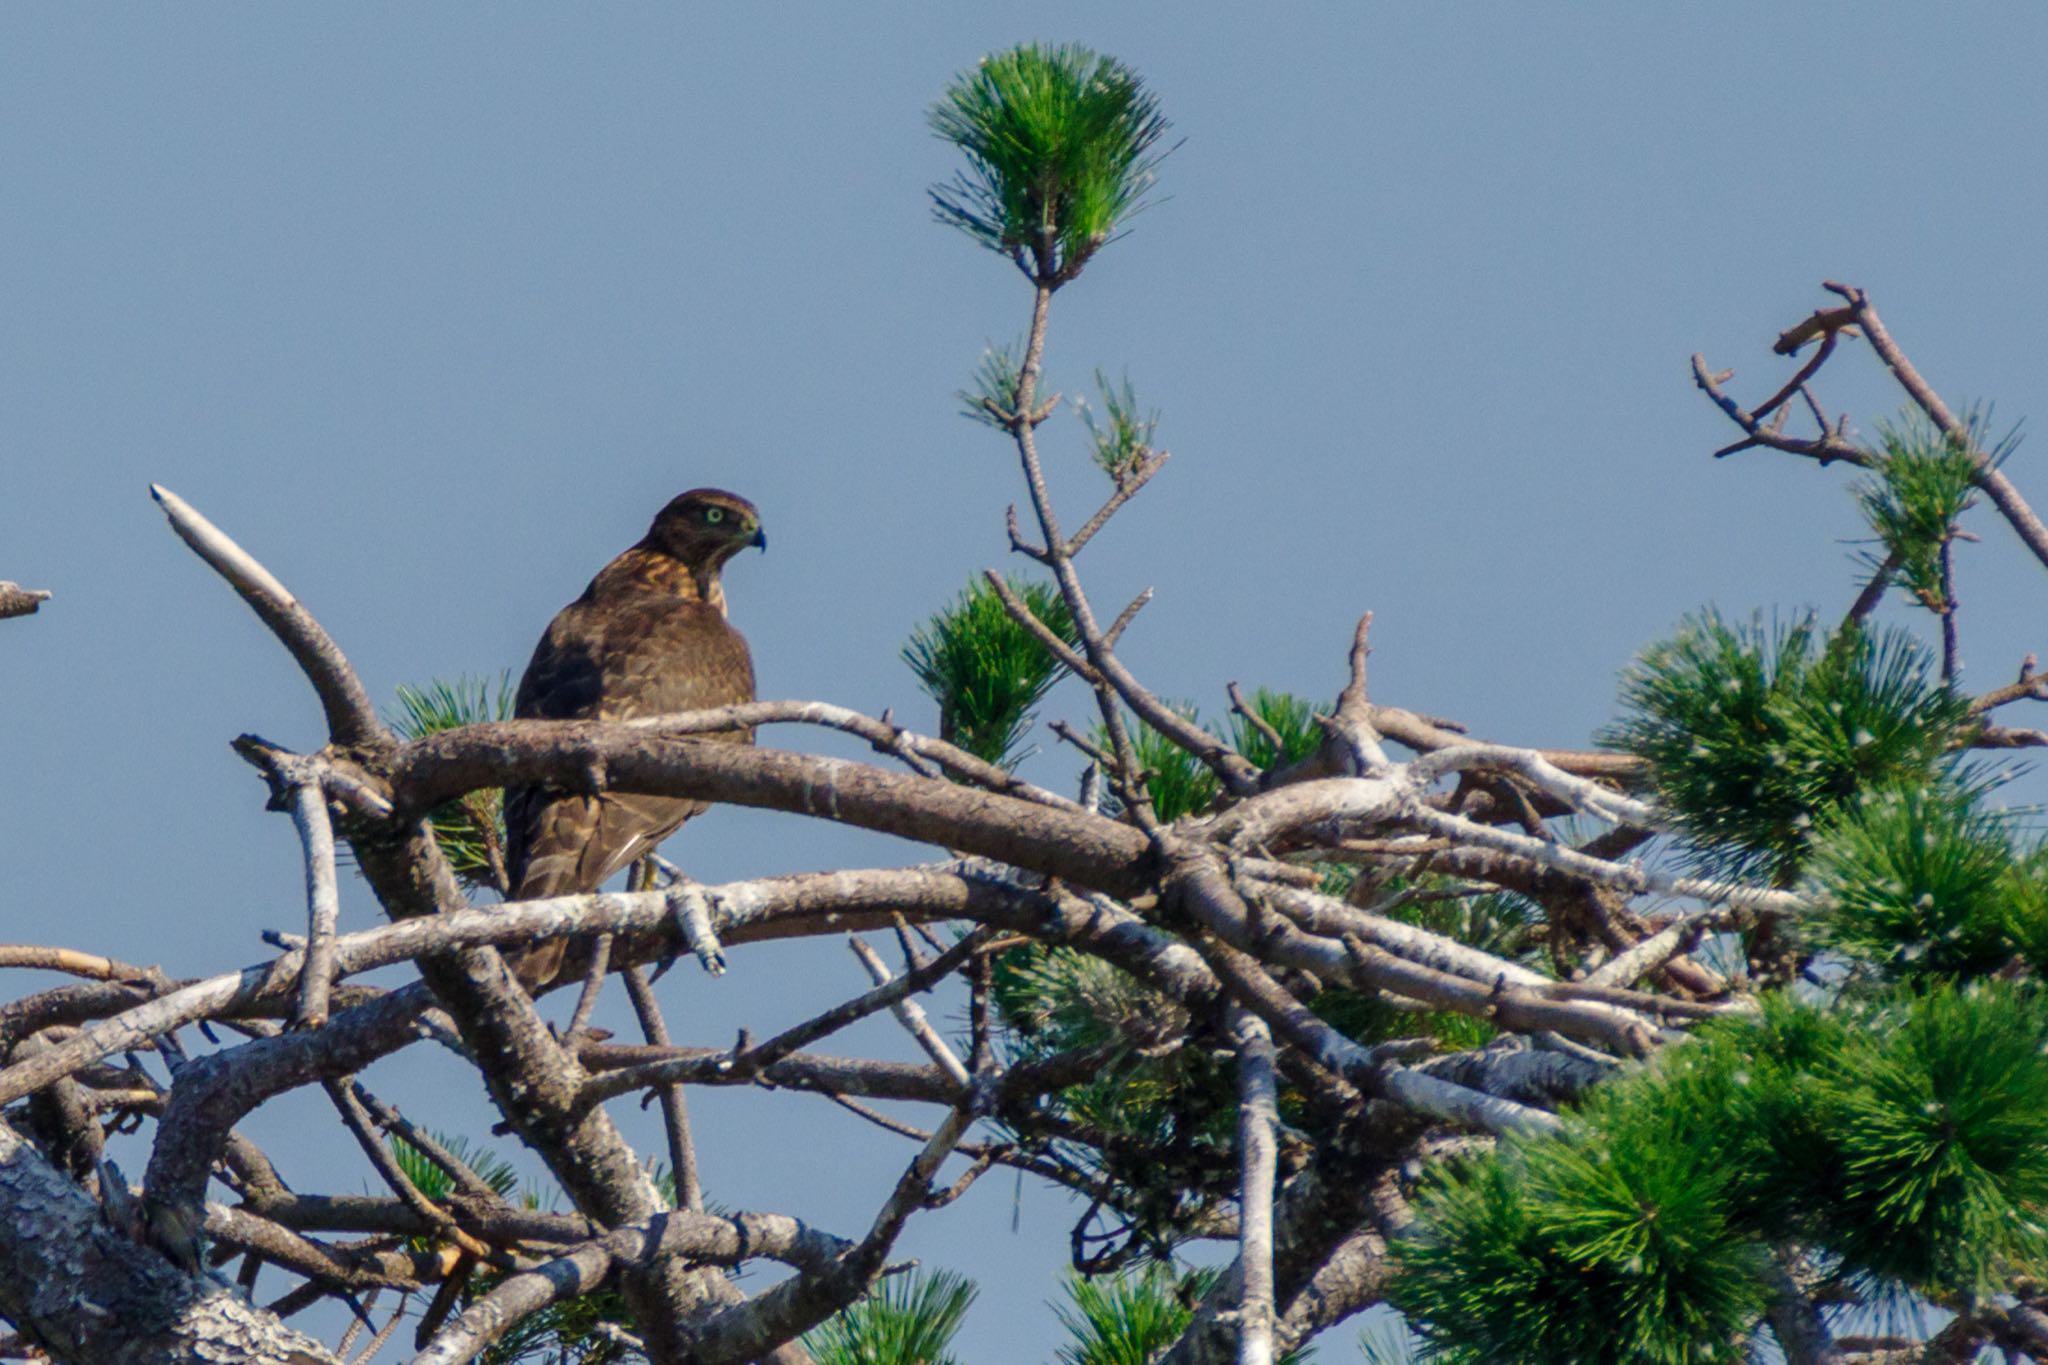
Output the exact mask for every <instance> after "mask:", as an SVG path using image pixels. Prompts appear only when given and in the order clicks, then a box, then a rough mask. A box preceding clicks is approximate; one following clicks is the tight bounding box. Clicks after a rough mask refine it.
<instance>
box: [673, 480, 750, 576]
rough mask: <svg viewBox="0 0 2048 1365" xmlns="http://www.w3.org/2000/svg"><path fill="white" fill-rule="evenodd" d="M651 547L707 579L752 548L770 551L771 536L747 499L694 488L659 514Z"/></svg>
mask: <svg viewBox="0 0 2048 1365" xmlns="http://www.w3.org/2000/svg"><path fill="white" fill-rule="evenodd" d="M647 544H649V545H651V546H653V547H654V548H655V549H658V550H660V551H662V552H663V553H664V554H669V555H673V556H675V558H677V559H679V560H681V561H682V562H683V563H684V564H686V565H688V566H689V567H690V570H691V572H693V573H696V574H699V575H705V576H709V575H716V574H717V572H718V570H719V566H721V565H723V564H724V563H725V561H726V560H728V559H731V558H732V557H733V556H734V555H736V554H738V553H739V552H740V551H741V550H743V549H745V548H746V547H747V546H749V545H758V546H760V547H761V548H762V549H764V550H765V549H767V548H768V536H767V533H766V532H764V531H762V529H761V514H760V513H759V512H757V511H755V510H754V504H752V503H751V502H748V501H747V500H746V499H745V498H743V497H740V496H739V495H738V494H737V493H728V492H726V491H724V490H723V489H719V488H693V489H691V490H690V491H689V492H687V493H684V494H681V495H680V496H678V497H677V498H675V499H674V500H673V501H672V502H670V503H669V505H668V506H666V507H664V508H662V509H661V515H660V516H658V517H656V518H655V519H654V526H653V527H652V528H651V529H650V530H649V531H648V532H647Z"/></svg>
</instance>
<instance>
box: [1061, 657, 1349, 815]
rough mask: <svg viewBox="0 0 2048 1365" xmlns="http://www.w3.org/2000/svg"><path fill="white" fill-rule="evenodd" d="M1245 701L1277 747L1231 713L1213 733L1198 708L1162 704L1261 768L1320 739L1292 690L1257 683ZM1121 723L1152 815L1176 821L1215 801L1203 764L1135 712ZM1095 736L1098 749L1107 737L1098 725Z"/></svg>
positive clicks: (1215, 788)
mask: <svg viewBox="0 0 2048 1365" xmlns="http://www.w3.org/2000/svg"><path fill="white" fill-rule="evenodd" d="M1246 702H1247V703H1248V706H1249V709H1250V710H1251V711H1252V713H1253V714H1254V715H1256V716H1258V718H1259V719H1260V721H1262V722H1264V724H1265V726H1266V727H1267V728H1268V729H1270V730H1272V732H1273V734H1274V735H1277V736H1278V737H1279V741H1280V742H1279V744H1278V746H1277V747H1276V746H1275V745H1274V743H1273V740H1272V739H1271V738H1269V737H1268V736H1267V734H1266V732H1265V730H1264V729H1261V728H1260V727H1259V726H1257V725H1254V724H1252V723H1251V722H1250V721H1248V720H1246V719H1245V718H1244V717H1243V716H1241V715H1239V714H1237V713H1236V712H1232V713H1231V715H1230V720H1229V723H1228V724H1227V725H1226V726H1225V727H1224V728H1223V730H1222V731H1221V732H1218V731H1217V730H1216V728H1215V727H1214V726H1208V725H1203V723H1202V719H1201V710H1200V708H1198V707H1196V706H1195V705H1194V703H1192V702H1185V701H1169V702H1167V703H1166V706H1167V707H1168V709H1170V710H1172V711H1174V712H1175V713H1177V714H1179V715H1180V716H1182V717H1185V718H1186V719H1187V720H1189V721H1191V722H1193V723H1194V724H1196V725H1202V728H1204V729H1206V730H1208V731H1209V733H1211V734H1214V735H1218V737H1219V738H1222V739H1224V740H1227V741H1228V742H1229V744H1230V746H1231V747H1232V748H1234V749H1236V750H1237V751H1238V752H1239V753H1240V754H1243V755H1244V757H1245V758H1246V759H1247V760H1249V761H1250V762H1252V763H1254V764H1256V765H1257V766H1259V767H1261V768H1274V767H1283V766H1285V765H1286V764H1289V763H1294V762H1298V761H1300V760H1301V759H1304V758H1307V757H1308V756H1309V755H1310V754H1312V753H1314V752H1315V750H1316V746H1317V745H1319V744H1321V743H1322V739H1323V736H1322V730H1321V729H1320V728H1319V727H1318V726H1317V725H1316V723H1315V716H1316V708H1315V707H1313V706H1311V705H1310V704H1309V703H1308V702H1306V701H1303V700H1302V699H1301V698H1300V697H1297V696H1295V695H1294V694H1293V693H1291V692H1273V691H1269V690H1268V689H1266V688H1263V687H1260V688H1256V689H1254V690H1253V692H1252V694H1251V695H1250V696H1249V697H1247V698H1246ZM1125 725H1126V728H1127V729H1128V730H1129V732H1130V736H1131V748H1132V750H1133V751H1134V752H1135V753H1136V754H1137V758H1138V766H1139V767H1140V768H1142V769H1143V770H1144V772H1145V787H1146V791H1147V793H1148V794H1149V795H1150V796H1151V798H1152V810H1153V813H1154V814H1156V815H1157V816H1158V817H1159V818H1160V819H1161V820H1169V821H1171V820H1178V819H1179V818H1180V817H1181V816H1183V815H1192V814H1194V813H1195V812H1197V811H1203V810H1207V809H1208V808H1209V807H1210V806H1211V805H1213V804H1214V803H1215V801H1216V798H1217V797H1218V796H1219V795H1221V794H1222V790H1223V788H1222V786H1221V784H1220V783H1218V782H1217V780H1216V774H1215V773H1213V772H1211V771H1210V770H1209V767H1208V765H1207V764H1205V763H1203V762H1202V760H1201V759H1199V758H1197V757H1195V756H1194V755H1193V754H1191V753H1189V752H1188V751H1187V750H1186V749H1183V748H1181V747H1180V745H1178V744H1176V743H1174V742H1173V741H1172V740H1170V739H1168V738H1167V737H1166V736H1164V735H1162V734H1160V733H1159V732H1158V731H1156V730H1154V729H1153V728H1152V727H1151V726H1149V725H1146V724H1145V723H1144V722H1143V721H1141V720H1139V719H1138V718H1137V717H1136V716H1130V717H1128V718H1127V719H1126V722H1125ZM1094 739H1095V743H1096V744H1097V745H1098V746H1099V747H1104V748H1106V747H1108V744H1109V736H1108V734H1107V732H1106V731H1105V730H1104V729H1103V728H1102V727H1101V726H1097V727H1096V730H1095V735H1094Z"/></svg>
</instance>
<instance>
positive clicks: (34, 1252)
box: [0, 1123, 335, 1365]
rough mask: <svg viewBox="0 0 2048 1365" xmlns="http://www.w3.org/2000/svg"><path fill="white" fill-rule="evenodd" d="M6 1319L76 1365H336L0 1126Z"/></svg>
mask: <svg viewBox="0 0 2048 1365" xmlns="http://www.w3.org/2000/svg"><path fill="white" fill-rule="evenodd" d="M0 1226H5V1227H7V1228H8V1229H9V1235H8V1236H6V1237H4V1238H0V1316H4V1317H5V1318H6V1319H7V1320H8V1321H10V1322H12V1323H13V1324H14V1325H15V1327H16V1328H17V1329H18V1330H20V1331H21V1332H22V1333H23V1334H24V1335H25V1336H27V1337H28V1338H29V1339H30V1340H31V1341H34V1342H35V1343H36V1344H37V1345H39V1346H41V1347H43V1348H44V1349H45V1350H47V1351H49V1352H50V1354H51V1355H52V1356H53V1357H54V1358H55V1359H57V1360H59V1361H65V1362H74V1363H75V1365H178V1363H179V1362H186V1363H188V1365H201V1362H205V1361H219V1360H236V1361H247V1362H250V1365H333V1362H334V1360H335V1358H334V1357H333V1356H332V1355H330V1354H329V1353H328V1352H327V1349H326V1348H325V1347H323V1346H322V1345H320V1343H318V1342H316V1341H314V1340H313V1339H312V1338H310V1337H306V1336H303V1335H301V1334H300V1333H298V1332H295V1331H293V1330H292V1329H290V1328H289V1327H286V1326H285V1325H284V1324H283V1323H281V1322H279V1321H278V1320H277V1319H276V1318H274V1317H272V1316H270V1315H269V1314H267V1313H264V1312H263V1311H261V1310H260V1309H256V1308H252V1307H250V1306H249V1304H247V1303H245V1302H244V1301H243V1300H242V1298H241V1296H240V1295H239V1294H237V1293H236V1292H235V1291H234V1290H233V1289H231V1288H229V1287H228V1286H226V1285H224V1284H221V1283H219V1282H218V1281H216V1280H213V1279H211V1278H210V1277H207V1276H204V1275H197V1274H188V1273H186V1272H184V1271H180V1270H179V1269H177V1268H176V1267H175V1266H173V1265H172V1264H171V1262H170V1261H169V1260H167V1259H165V1257H164V1256H163V1255H162V1254H161V1253H160V1252H158V1251H156V1250H154V1249H153V1248H150V1247H146V1246H142V1245H139V1244H137V1243H135V1242H132V1241H129V1240H128V1239H127V1238H126V1237H124V1236H122V1235H121V1234H119V1233H117V1232H116V1231H114V1229H112V1228H110V1227H109V1226H107V1224H106V1223H105V1222H104V1221H103V1220H102V1218H101V1216H100V1209H99V1206H98V1205H96V1204H94V1203H93V1202H92V1200H91V1199H90V1198H88V1197H87V1195H86V1193H85V1191H84V1190H82V1189H80V1188H79V1187H78V1186H77V1185H75V1184H73V1183H72V1182H71V1181H70V1180H68V1179H66V1178H65V1177H64V1176H63V1175H62V1174H60V1173H59V1172H58V1171H57V1170H56V1169H54V1168H53V1167H52V1166H50V1164H49V1163H48V1162H46V1161H44V1160H43V1159H42V1157H41V1156H39V1155H38V1154H37V1153H36V1151H35V1149H34V1148H33V1147H31V1146H30V1145H29V1144H28V1143H27V1142H26V1141H24V1140H23V1139H22V1138H21V1137H20V1135H19V1134H17V1133H15V1132H14V1130H13V1129H11V1128H9V1127H7V1125H6V1124H5V1123H0Z"/></svg>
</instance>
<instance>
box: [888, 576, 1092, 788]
mask: <svg viewBox="0 0 2048 1365" xmlns="http://www.w3.org/2000/svg"><path fill="white" fill-rule="evenodd" d="M1010 587H1011V591H1012V592H1013V593H1015V595H1016V596H1017V597H1018V598H1019V599H1020V600H1021V601H1023V603H1024V604H1025V605H1026V606H1028V607H1029V608H1031V612H1032V614H1033V615H1034V616H1036V617H1037V618H1038V619H1039V620H1040V621H1043V622H1044V623H1045V624H1046V625H1047V626H1049V627H1051V628H1052V630H1053V632H1054V633H1055V634H1057V635H1058V636H1059V637H1060V638H1061V639H1062V640H1065V641H1067V642H1068V643H1069V644H1072V643H1075V642H1077V641H1078V640H1079V638H1080V636H1079V634H1078V633H1077V632H1076V631H1075V629H1074V623H1073V618H1072V616H1070V615H1069V614H1068V612H1067V604H1066V599H1065V598H1063V597H1061V596H1060V594H1059V590H1058V589H1057V588H1055V587H1053V586H1052V585H1051V584H1049V583H1025V582H1020V581H1017V580H1014V579H1013V580H1011V583H1010ZM903 660H904V662H905V663H907V664H909V665H910V668H911V671H912V672H913V673H915V674H916V675H917V680H918V683H919V685H921V686H922V687H923V688H924V690H925V693H926V694H927V695H928V696H930V697H931V698H932V700H934V701H936V702H937V703H938V704H939V737H940V738H941V739H944V740H946V741H947V742H949V743H952V744H957V745H959V746H960V747H961V748H963V749H965V750H967V751H968V752H969V753H971V754H973V755H975V756H976V757H978V758H982V759H985V760H987V761H988V762H990V763H994V764H996V765H998V766H999V767H1008V766H1010V765H1011V764H1013V763H1014V762H1016V761H1017V758H1018V757H1019V755H1018V752H1017V750H1018V746H1019V745H1020V744H1021V743H1022V741H1023V738H1024V735H1025V733H1026V732H1027V731H1029V730H1030V728H1031V723H1032V715H1031V711H1032V708H1033V707H1035V706H1037V705H1038V703H1039V702H1040V701H1042V700H1044V698H1045V694H1046V693H1047V692H1048V691H1050V690H1051V688H1052V685H1053V683H1055V682H1057V681H1058V680H1059V672H1060V665H1059V662H1058V661H1057V660H1056V659H1054V658H1053V657H1052V655H1051V654H1049V653H1047V652H1046V648H1045V646H1044V645H1042V644H1040V643H1039V642H1038V640H1037V638H1036V637H1034V636H1033V635H1032V634H1031V632H1030V631H1028V630H1026V629H1025V628H1024V627H1023V626H1021V625H1018V624H1017V622H1016V621H1014V620H1013V619H1011V617H1010V614H1009V613H1008V612H1007V611H1005V610H1003V603H1002V599H1001V598H999V597H997V596H996V592H995V589H994V588H992V587H990V586H989V585H988V584H987V583H985V582H983V581H981V580H979V579H977V580H976V581H974V582H973V583H970V584H969V585H968V587H967V589H966V591H964V592H962V593H961V594H960V596H959V597H958V598H956V599H955V600H954V601H953V602H952V603H951V604H950V605H949V606H947V607H945V608H944V609H943V610H941V611H940V612H938V613H937V614H936V615H934V616H933V617H932V618H931V620H930V621H928V622H927V623H926V624H924V625H923V626H920V627H919V628H918V629H917V630H916V632H914V633H913V634H912V635H911V637H910V643H908V644H907V645H905V646H904V647H903Z"/></svg>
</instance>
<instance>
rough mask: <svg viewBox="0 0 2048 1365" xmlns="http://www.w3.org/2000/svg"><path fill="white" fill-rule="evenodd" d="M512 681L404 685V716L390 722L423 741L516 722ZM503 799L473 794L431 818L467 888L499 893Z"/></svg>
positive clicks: (492, 792) (493, 793)
mask: <svg viewBox="0 0 2048 1365" xmlns="http://www.w3.org/2000/svg"><path fill="white" fill-rule="evenodd" d="M512 701H513V694H512V675H511V674H510V673H503V674H500V675H499V677H498V680H497V682H496V684H495V685H494V684H492V683H491V682H489V681H488V680H486V679H483V678H472V677H470V676H468V675H467V674H465V675H463V676H462V677H459V678H457V679H455V680H454V681H453V682H450V681H448V680H446V679H442V678H436V679H434V680H433V681H432V682H430V683H428V684H427V685H426V686H425V687H412V686H409V685H408V684H405V683H400V684H399V685H398V710H397V711H396V712H395V713H394V714H392V715H391V716H390V717H389V718H388V719H389V721H390V724H391V728H392V729H393V730H395V731H397V732H398V735H399V737H400V738H402V739H421V738H423V737H425V736H427V735H432V734H439V733H440V732H441V731H443V730H453V729H456V728H458V727H460V726H464V725H481V724H484V723H485V722H487V721H495V720H510V719H511V717H512ZM502 802H503V795H502V793H500V792H499V791H498V789H497V788H495V787H492V788H487V789H485V790H482V791H473V792H470V793H468V794H467V795H465V796H462V797H459V798H457V799H456V800H454V801H450V802H448V803H447V804H446V805H443V806H439V807H436V808H435V809H434V811H433V812H432V813H431V815H430V820H431V823H432V824H433V827H434V841H435V842H436V843H438V844H440V845H441V852H442V853H443V854H444V855H446V856H447V859H448V864H449V866H450V867H452V868H453V869H454V871H455V875H456V876H458V877H460V878H461V879H462V880H463V881H464V882H465V883H467V884H469V885H471V886H487V887H492V888H495V889H496V890H499V891H504V890H506V888H505V887H502V886H499V885H498V869H499V867H500V866H501V865H502V861H503V855H502V850H503V848H504V846H505V838H504V827H505V825H504V815H503V812H502V810H501V809H500V806H501V805H502Z"/></svg>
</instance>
